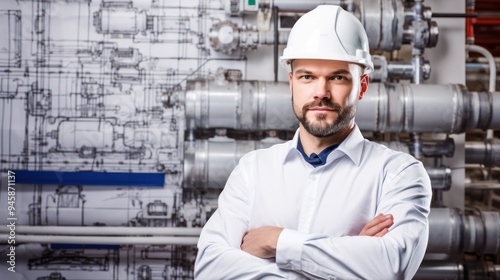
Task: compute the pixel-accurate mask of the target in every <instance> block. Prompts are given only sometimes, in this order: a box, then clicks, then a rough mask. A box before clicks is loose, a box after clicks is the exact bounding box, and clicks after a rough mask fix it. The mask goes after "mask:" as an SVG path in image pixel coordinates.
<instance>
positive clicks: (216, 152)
mask: <svg viewBox="0 0 500 280" xmlns="http://www.w3.org/2000/svg"><path fill="white" fill-rule="evenodd" d="M282 142H283V141H282V140H280V139H278V138H266V139H263V140H260V141H252V140H234V139H230V138H225V137H216V138H212V139H208V140H196V141H195V144H194V147H192V146H191V145H186V150H185V152H184V186H183V187H184V188H198V189H223V188H224V186H225V184H226V181H227V179H228V178H229V174H231V171H232V170H233V169H234V167H235V166H236V164H237V163H238V161H239V159H240V158H241V157H242V156H243V155H244V154H246V153H248V152H250V151H253V150H255V149H260V148H267V147H270V146H272V145H274V144H277V143H282ZM383 144H385V145H386V146H388V147H391V148H396V149H398V150H400V151H403V152H405V150H404V148H405V146H406V152H407V151H408V146H407V145H405V144H402V143H400V142H390V143H383ZM393 144H394V145H393ZM396 146H398V147H399V148H397V147H396ZM426 170H427V173H428V174H429V177H430V179H431V184H432V188H433V189H439V190H449V189H450V187H451V169H450V168H448V167H446V166H440V167H426Z"/></svg>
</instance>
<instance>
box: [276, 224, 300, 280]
mask: <svg viewBox="0 0 500 280" xmlns="http://www.w3.org/2000/svg"><path fill="white" fill-rule="evenodd" d="M306 238H307V234H305V233H301V232H298V231H295V230H291V229H283V231H282V232H281V234H280V236H279V238H278V244H277V245H276V265H278V267H279V268H281V269H287V270H296V271H301V269H302V264H301V261H302V246H303V244H304V241H305V240H306Z"/></svg>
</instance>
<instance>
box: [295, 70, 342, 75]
mask: <svg viewBox="0 0 500 280" xmlns="http://www.w3.org/2000/svg"><path fill="white" fill-rule="evenodd" d="M295 73H296V74H306V75H311V74H313V72H312V71H309V70H306V69H297V70H295ZM330 75H331V76H334V75H351V72H349V71H348V70H346V69H339V70H335V71H332V72H331V73H330Z"/></svg>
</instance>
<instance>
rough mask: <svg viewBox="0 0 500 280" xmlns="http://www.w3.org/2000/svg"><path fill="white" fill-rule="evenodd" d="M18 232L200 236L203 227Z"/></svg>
mask: <svg viewBox="0 0 500 280" xmlns="http://www.w3.org/2000/svg"><path fill="white" fill-rule="evenodd" d="M9 232H10V229H9V227H8V226H2V227H0V233H9ZM15 232H16V234H33V235H35V234H42V235H48V234H62V235H161V236H199V235H200V232H201V228H171V227H164V228H152V227H110V226H105V227H88V226H85V227H78V226H16V227H15Z"/></svg>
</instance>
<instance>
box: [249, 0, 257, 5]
mask: <svg viewBox="0 0 500 280" xmlns="http://www.w3.org/2000/svg"><path fill="white" fill-rule="evenodd" d="M256 1H257V0H248V6H255V2H256Z"/></svg>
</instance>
